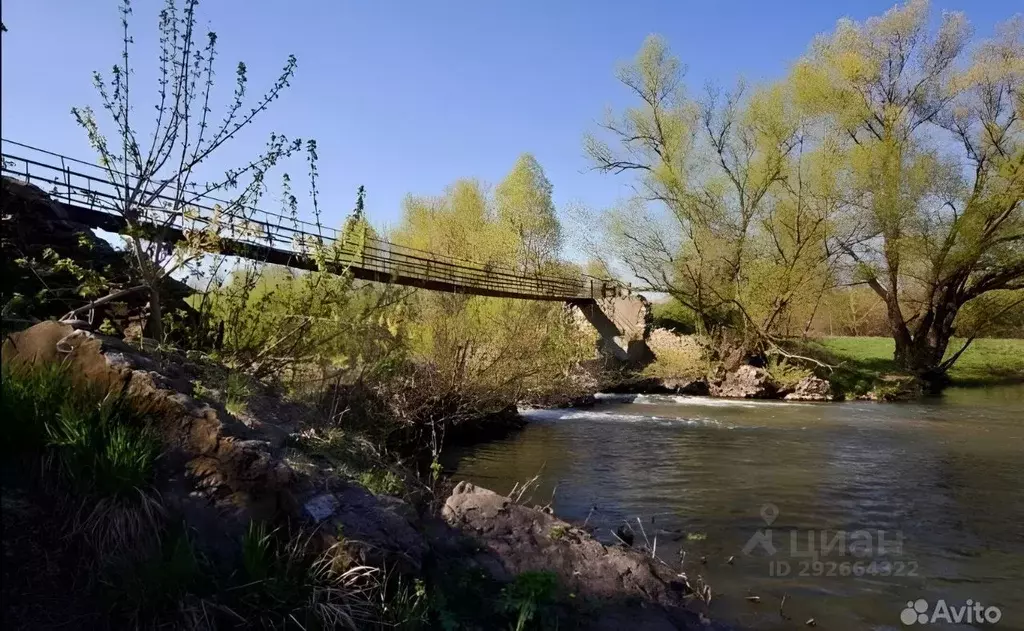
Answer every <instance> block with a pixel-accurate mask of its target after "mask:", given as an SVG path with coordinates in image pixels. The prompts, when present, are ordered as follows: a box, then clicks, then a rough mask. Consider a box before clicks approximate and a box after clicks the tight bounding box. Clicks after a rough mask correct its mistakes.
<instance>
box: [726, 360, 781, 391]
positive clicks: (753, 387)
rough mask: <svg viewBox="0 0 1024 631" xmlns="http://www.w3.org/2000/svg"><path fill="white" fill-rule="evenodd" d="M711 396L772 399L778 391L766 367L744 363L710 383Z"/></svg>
mask: <svg viewBox="0 0 1024 631" xmlns="http://www.w3.org/2000/svg"><path fill="white" fill-rule="evenodd" d="M710 391H711V396H714V397H724V398H731V399H770V398H772V397H774V396H775V394H776V393H777V391H778V388H777V386H776V385H775V383H774V382H773V381H772V378H771V375H769V374H768V371H767V370H765V369H764V368H757V367H756V366H750V365H743V366H740V367H739V368H737V369H736V370H734V371H732V372H729V373H726V375H725V378H724V379H721V380H718V381H715V382H712V383H711V384H710Z"/></svg>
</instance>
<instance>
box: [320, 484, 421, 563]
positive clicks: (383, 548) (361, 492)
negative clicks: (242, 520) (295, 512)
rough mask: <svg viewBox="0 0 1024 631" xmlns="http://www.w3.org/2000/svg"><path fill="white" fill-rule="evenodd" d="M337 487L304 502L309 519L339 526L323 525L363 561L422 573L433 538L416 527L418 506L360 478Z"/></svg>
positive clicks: (332, 540)
mask: <svg viewBox="0 0 1024 631" xmlns="http://www.w3.org/2000/svg"><path fill="white" fill-rule="evenodd" d="M335 487H336V488H333V489H332V490H331V492H328V493H320V494H316V495H314V496H312V497H310V498H308V499H307V500H306V501H305V502H303V504H302V506H303V512H304V513H305V516H306V518H307V519H309V520H310V521H312V522H314V523H316V524H321V525H323V524H330V525H331V526H333V527H332V528H321V532H323V533H325V535H326V536H327V538H329V539H330V541H329V542H328V543H335V542H339V541H340V542H341V543H342V544H343V547H344V550H345V553H346V554H347V555H348V556H349V558H350V559H351V560H352V561H355V562H356V563H358V564H359V565H371V566H373V567H386V568H395V569H396V570H398V571H399V572H402V573H415V574H418V573H419V572H420V571H421V569H422V566H423V558H424V555H425V554H426V551H427V544H426V541H425V539H424V538H423V536H422V535H421V534H420V533H419V532H418V531H417V530H416V528H415V525H416V521H417V519H418V515H417V513H416V510H415V509H414V508H413V507H412V506H410V505H409V504H407V503H405V502H404V501H402V500H400V499H398V498H396V497H389V496H376V495H373V494H372V493H370V492H369V491H367V490H366V489H364V488H363V487H361V486H358V485H355V484H349V483H340V484H336V485H335Z"/></svg>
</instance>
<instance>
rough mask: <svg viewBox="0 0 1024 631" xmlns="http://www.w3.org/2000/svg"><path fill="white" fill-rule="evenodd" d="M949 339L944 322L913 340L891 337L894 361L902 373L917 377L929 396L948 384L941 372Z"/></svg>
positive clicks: (949, 327) (938, 323)
mask: <svg viewBox="0 0 1024 631" xmlns="http://www.w3.org/2000/svg"><path fill="white" fill-rule="evenodd" d="M952 337H953V327H952V326H948V325H947V324H946V323H945V322H937V323H935V324H934V325H932V326H930V327H928V330H927V331H919V332H918V334H917V335H916V336H914V337H911V336H910V335H909V334H908V335H894V336H893V338H894V339H895V341H896V351H895V353H894V356H893V359H894V360H895V361H896V365H897V366H899V368H900V369H901V370H905V371H907V372H909V373H912V374H914V375H917V376H918V377H920V378H921V379H922V380H924V381H925V383H926V384H927V385H928V388H929V389H930V390H931V391H932V392H938V391H939V390H941V389H942V388H943V387H945V386H946V385H948V384H949V377H948V375H947V374H946V371H945V370H943V369H942V358H943V357H944V356H945V354H946V348H947V347H948V346H949V340H950V339H951V338H952Z"/></svg>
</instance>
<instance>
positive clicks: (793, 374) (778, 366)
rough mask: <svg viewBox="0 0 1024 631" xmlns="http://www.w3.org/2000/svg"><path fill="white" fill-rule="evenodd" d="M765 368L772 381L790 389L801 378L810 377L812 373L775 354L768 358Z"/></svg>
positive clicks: (783, 388) (785, 388)
mask: <svg viewBox="0 0 1024 631" xmlns="http://www.w3.org/2000/svg"><path fill="white" fill-rule="evenodd" d="M765 370H767V371H768V375H769V376H770V377H771V378H772V381H774V382H775V383H776V384H778V386H779V388H781V389H782V390H792V389H793V388H795V387H796V384H798V383H800V380H801V379H803V378H805V377H810V376H811V375H812V374H813V373H812V372H811V371H810V370H808V369H806V368H803V367H801V366H797V365H796V364H792V363H790V362H788V361H786V359H785V358H781V359H780V358H779V357H778V356H775V355H773V356H771V357H770V358H769V359H768V364H767V365H766V366H765Z"/></svg>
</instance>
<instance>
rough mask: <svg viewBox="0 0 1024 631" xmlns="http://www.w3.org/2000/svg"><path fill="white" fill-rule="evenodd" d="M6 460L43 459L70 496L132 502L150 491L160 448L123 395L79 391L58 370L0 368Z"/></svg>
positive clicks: (146, 421) (57, 367) (0, 409)
mask: <svg viewBox="0 0 1024 631" xmlns="http://www.w3.org/2000/svg"><path fill="white" fill-rule="evenodd" d="M0 387H2V393H0V394H2V403H0V417H2V419H0V423H2V424H3V425H2V427H3V431H4V434H5V440H4V451H5V454H6V455H32V454H35V455H41V456H43V457H44V460H45V461H46V462H47V463H48V464H49V465H50V467H48V469H49V470H50V471H51V472H52V473H53V474H54V475H55V476H56V477H57V478H59V479H60V480H61V481H62V482H63V483H65V484H66V485H68V487H69V488H70V489H71V490H73V491H75V492H76V493H79V494H83V495H88V496H92V497H94V498H99V499H102V498H113V497H120V498H124V497H131V496H134V495H135V494H136V493H137V492H138V491H139V490H140V489H144V488H146V487H148V485H149V483H150V481H151V478H152V475H153V469H154V466H155V463H156V460H157V458H158V457H159V455H160V451H161V446H160V443H159V440H158V439H157V438H156V436H155V435H154V434H153V432H152V431H151V430H150V427H149V419H148V417H147V415H146V413H145V412H144V411H140V410H138V409H136V408H135V407H134V406H133V405H132V404H131V403H130V402H129V401H128V400H127V399H126V397H125V396H124V395H123V394H120V393H117V392H101V391H99V390H96V389H90V388H84V387H81V386H78V385H76V384H74V383H73V382H72V379H71V375H70V371H69V370H68V369H67V368H66V367H65V366H62V365H59V364H46V365H44V366H41V367H17V368H15V367H12V366H9V365H7V364H5V365H4V367H3V384H2V386H0Z"/></svg>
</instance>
